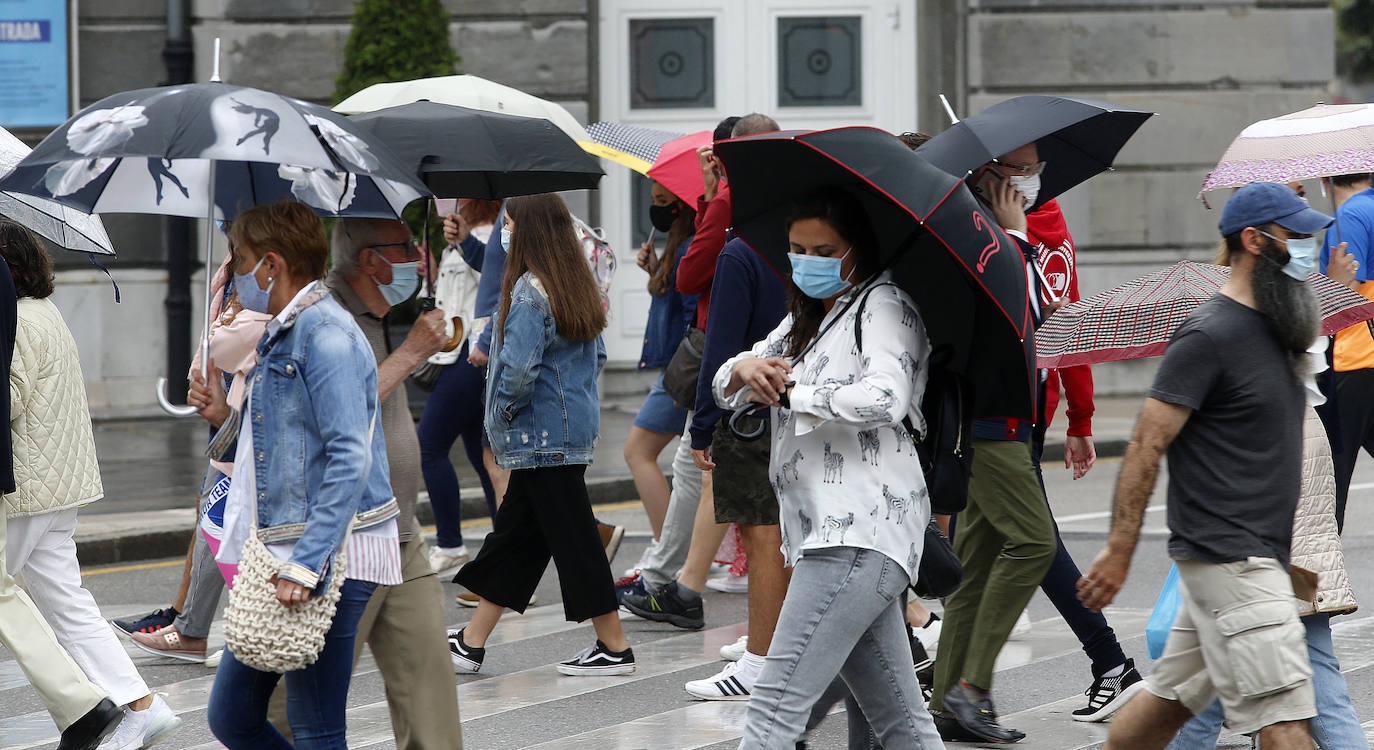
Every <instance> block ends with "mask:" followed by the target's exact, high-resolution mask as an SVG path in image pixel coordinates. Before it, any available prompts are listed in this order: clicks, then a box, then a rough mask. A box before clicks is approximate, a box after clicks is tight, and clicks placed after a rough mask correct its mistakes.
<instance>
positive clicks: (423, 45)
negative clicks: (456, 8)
mask: <svg viewBox="0 0 1374 750" xmlns="http://www.w3.org/2000/svg"><path fill="white" fill-rule="evenodd" d="M448 18H449V16H448V11H446V10H445V9H444V5H443V3H442V2H440V0H360V2H358V3H356V4H355V5H354V6H353V30H352V31H351V32H349V34H348V42H347V44H345V45H344V64H343V71H342V72H341V73H339V77H338V78H337V79H335V89H334V97H335V98H334V101H335V103H338V102H341V101H343V100H344V99H346V98H348V97H349V96H352V95H353V94H356V93H357V92H359V91H361V90H363V89H365V88H367V87H368V86H371V85H372V84H374V83H387V82H391V81H408V80H411V79H413V78H428V77H430V76H445V75H452V74H454V73H456V72H458V69H457V68H458V63H459V62H461V60H462V58H460V57H459V56H458V54H457V53H456V52H454V51H453V48H452V47H450V46H449V43H448Z"/></svg>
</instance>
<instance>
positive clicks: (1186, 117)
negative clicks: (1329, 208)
mask: <svg viewBox="0 0 1374 750" xmlns="http://www.w3.org/2000/svg"><path fill="white" fill-rule="evenodd" d="M967 3H968V16H967V35H968V36H967V41H968V46H967V49H968V58H967V81H968V96H967V100H966V107H967V111H968V112H970V113H976V112H979V111H981V110H983V109H985V108H986V107H988V106H990V105H991V104H993V103H995V102H997V101H1000V100H1002V99H1005V98H1007V97H1010V96H1015V95H1019V94H1067V95H1073V96H1084V97H1091V98H1098V99H1106V100H1108V101H1111V102H1115V103H1117V104H1120V105H1122V106H1125V107H1132V108H1137V109H1146V110H1151V111H1154V112H1158V113H1159V114H1158V115H1157V116H1155V117H1154V118H1151V120H1150V121H1149V122H1147V123H1146V124H1145V125H1144V126H1143V127H1142V128H1141V129H1140V131H1139V132H1138V133H1137V135H1136V136H1135V138H1134V139H1133V140H1132V141H1131V142H1130V143H1129V144H1128V145H1127V146H1126V148H1125V149H1124V150H1123V151H1122V152H1121V155H1120V157H1119V158H1118V160H1117V164H1116V169H1115V171H1113V172H1109V173H1107V174H1103V175H1100V176H1098V177H1096V178H1094V179H1093V180H1092V181H1090V182H1089V183H1087V184H1086V185H1084V186H1082V187H1079V188H1077V189H1075V190H1073V191H1070V193H1068V194H1066V195H1065V196H1064V197H1063V198H1062V199H1061V203H1062V204H1063V207H1064V214H1065V216H1066V217H1067V219H1068V222H1069V228H1070V230H1071V231H1072V232H1073V234H1074V238H1075V239H1076V240H1077V244H1078V251H1079V271H1080V276H1079V278H1080V282H1079V287H1080V291H1081V292H1082V293H1083V294H1084V295H1085V296H1086V295H1089V294H1093V293H1096V292H1099V291H1102V290H1103V289H1106V288H1109V287H1111V286H1113V285H1115V284H1119V283H1121V282H1123V281H1126V280H1129V279H1131V278H1133V277H1135V276H1138V275H1140V274H1142V273H1144V272H1146V271H1148V270H1152V269H1154V268H1158V267H1160V266H1163V265H1167V264H1169V263H1172V262H1174V261H1176V260H1179V259H1182V258H1189V259H1194V260H1206V259H1208V258H1210V257H1211V255H1212V251H1213V249H1214V248H1215V247H1216V243H1217V240H1218V236H1217V228H1216V224H1217V221H1218V218H1219V210H1218V209H1219V208H1220V206H1221V205H1222V204H1223V203H1224V202H1225V199H1226V193H1224V192H1222V193H1216V194H1214V195H1213V196H1212V199H1211V204H1212V206H1213V209H1212V210H1208V209H1207V208H1205V207H1204V206H1203V205H1202V203H1201V202H1199V201H1198V200H1197V199H1196V197H1195V196H1196V195H1197V191H1198V188H1199V186H1201V184H1202V180H1203V178H1204V177H1205V175H1206V174H1207V172H1208V171H1209V170H1210V168H1211V167H1212V166H1214V165H1215V164H1216V161H1217V160H1218V159H1219V158H1220V157H1221V154H1222V152H1223V151H1224V150H1225V149H1226V146H1227V145H1228V144H1229V143H1230V142H1231V140H1232V139H1233V138H1234V137H1235V136H1236V135H1237V134H1238V133H1239V132H1240V130H1241V128H1243V127H1244V126H1246V125H1248V124H1249V123H1251V122H1254V121H1255V120H1258V119H1263V118H1267V117H1274V116H1276V115H1280V114H1284V113H1285V112H1292V111H1295V110H1299V109H1303V108H1306V107H1310V106H1312V105H1314V104H1316V103H1317V102H1319V101H1323V100H1326V99H1328V98H1329V96H1328V93H1327V91H1328V87H1329V85H1330V82H1331V79H1332V77H1333V75H1334V70H1333V51H1332V46H1333V37H1334V19H1333V15H1332V12H1331V9H1330V3H1329V2H1326V0H1283V1H1282V2H1277V1H1275V0H1258V1H1257V0H1190V1H1189V2H1188V3H1186V4H1184V3H1176V2H1169V3H1164V2H1152V1H1151V0H967ZM1309 195H1310V196H1312V197H1313V198H1314V202H1315V201H1316V200H1317V195H1318V193H1317V191H1316V190H1315V186H1313V187H1310V188H1309ZM1095 371H1096V372H1097V373H1098V381H1099V391H1100V392H1112V391H1127V392H1139V391H1142V390H1143V389H1144V387H1145V386H1146V384H1147V382H1148V381H1147V378H1148V377H1149V375H1150V373H1151V372H1152V371H1153V368H1152V366H1151V365H1150V364H1149V363H1148V362H1138V363H1135V364H1123V365H1113V366H1103V367H1099V368H1095Z"/></svg>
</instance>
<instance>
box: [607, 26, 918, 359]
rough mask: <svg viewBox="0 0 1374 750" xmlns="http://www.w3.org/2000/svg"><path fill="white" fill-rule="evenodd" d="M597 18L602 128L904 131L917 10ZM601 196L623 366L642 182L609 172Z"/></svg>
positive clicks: (637, 295)
mask: <svg viewBox="0 0 1374 750" xmlns="http://www.w3.org/2000/svg"><path fill="white" fill-rule="evenodd" d="M600 11H601V18H600V24H601V28H600V39H601V60H600V71H599V77H600V88H601V101H600V110H601V112H600V119H602V120H610V121H615V122H622V123H626V124H633V125H642V126H645V127H652V128H659V129H663V130H671V131H676V132H681V133H691V132H697V131H701V130H711V129H713V128H714V127H715V125H716V123H718V122H719V121H720V120H722V119H724V118H725V117H727V116H730V115H744V114H748V113H750V112H762V113H764V114H767V115H770V116H772V117H773V118H774V119H776V120H777V121H778V123H779V124H780V125H781V126H782V127H784V128H787V129H794V128H805V129H824V128H833V127H843V126H845V125H872V126H876V127H880V128H885V129H887V130H891V131H893V132H901V131H904V130H914V129H915V126H916V101H917V96H916V27H915V17H916V13H915V11H916V0H884V1H882V2H879V1H877V0H854V1H852V2H845V3H837V2H834V0H829V1H827V0H747V1H746V0H688V1H686V2H678V3H674V4H672V5H669V4H667V3H664V2H661V1H655V0H602V2H601V3H600ZM601 197H602V204H601V205H602V217H601V218H602V224H603V226H604V227H605V228H606V230H607V231H608V232H609V234H610V237H609V238H610V240H611V242H612V245H613V246H614V247H615V249H616V251H617V253H618V255H619V256H620V257H619V260H620V270H619V272H618V273H617V274H616V280H615V286H614V288H613V289H612V290H611V305H612V307H611V323H610V328H609V329H608V330H607V332H606V347H607V351H608V354H609V356H610V359H611V362H612V364H618V365H632V364H633V363H636V362H638V360H639V353H640V347H641V345H642V343H643V337H644V321H645V318H646V316H647V314H648V310H649V292H648V290H647V288H646V286H645V285H646V282H647V281H648V277H647V275H646V274H645V273H644V272H643V271H640V270H639V268H637V267H636V266H635V254H636V252H637V250H638V248H639V245H640V243H642V242H643V241H644V239H645V238H646V237H647V236H648V233H649V221H648V218H649V217H648V203H649V200H648V181H647V180H646V179H644V178H642V177H639V176H638V175H634V174H632V173H631V172H630V170H628V169H626V168H624V167H621V166H619V165H615V164H609V163H608V164H607V165H606V177H605V178H604V179H603V180H602V181H601Z"/></svg>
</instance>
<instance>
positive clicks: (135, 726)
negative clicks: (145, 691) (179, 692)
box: [100, 693, 181, 750]
mask: <svg viewBox="0 0 1374 750" xmlns="http://www.w3.org/2000/svg"><path fill="white" fill-rule="evenodd" d="M179 726H181V717H180V716H177V715H176V714H175V713H172V708H171V706H168V705H167V701H165V700H163V699H162V695H161V694H160V693H159V694H154V695H153V705H151V706H149V707H148V708H147V709H145V710H143V711H131V710H129V709H127V708H126V709H124V719H123V720H122V721H120V722H119V727H118V728H117V729H115V731H114V734H111V735H110V736H109V737H107V738H105V741H104V742H102V743H100V750H143V748H146V747H152V746H153V745H156V744H157V743H159V742H161V741H162V740H164V739H166V738H167V736H168V735H170V734H171V733H172V732H174V731H176V729H177V727H179Z"/></svg>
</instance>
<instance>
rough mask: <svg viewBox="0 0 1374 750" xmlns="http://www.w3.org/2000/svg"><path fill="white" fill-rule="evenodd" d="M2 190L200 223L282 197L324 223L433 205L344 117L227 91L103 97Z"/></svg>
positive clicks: (214, 87) (250, 92)
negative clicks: (418, 203) (422, 201)
mask: <svg viewBox="0 0 1374 750" xmlns="http://www.w3.org/2000/svg"><path fill="white" fill-rule="evenodd" d="M212 181H213V185H212V184H211V182H212ZM0 190H5V191H10V192H16V193H26V194H29V195H34V196H37V197H40V198H49V199H52V200H55V201H58V202H60V203H63V204H66V205H68V206H71V207H73V208H77V209H79V210H81V211H86V212H90V213H152V214H162V215H170V216H188V217H207V216H210V215H211V212H210V208H211V207H210V202H211V200H213V203H214V214H213V215H214V217H215V218H216V219H232V218H234V217H235V216H237V215H238V214H239V212H241V211H243V210H244V209H247V208H251V207H253V206H257V205H263V204H266V203H272V202H274V201H276V200H278V199H280V198H283V197H289V198H294V199H295V200H298V201H300V202H302V203H305V204H306V205H308V206H310V207H311V208H313V209H314V210H315V211H316V212H318V213H320V214H322V215H325V216H374V217H386V218H395V217H398V216H399V215H400V212H401V209H403V208H404V207H405V205H406V204H407V203H409V202H410V201H412V200H415V199H416V198H420V197H422V196H424V195H428V194H429V191H428V190H426V189H425V187H424V186H423V185H422V184H421V183H419V181H418V180H417V179H416V178H415V177H414V176H413V174H411V173H409V172H408V171H407V170H406V169H405V168H404V167H402V166H400V164H399V162H398V161H397V160H396V158H395V156H394V155H392V153H391V152H390V151H389V150H387V148H386V147H385V146H384V145H382V144H381V143H380V142H379V141H378V140H377V138H376V137H375V136H373V135H371V134H370V133H368V132H366V131H365V130H363V129H362V128H359V127H358V126H357V125H355V124H353V123H350V122H348V121H347V119H346V118H344V117H342V116H341V115H338V114H335V113H334V112H331V111H330V110H328V109H325V108H324V107H319V106H316V105H313V104H309V103H306V102H302V101H299V100H296V99H291V98H288V97H284V96H279V95H277V94H272V93H269V92H266V91H260V90H258V89H253V88H247V87H243V86H231V85H228V84H223V83H204V84H193V85H186V86H172V87H164V88H152V89H140V90H137V91H126V92H124V93H121V94H115V95H113V96H109V97H106V98H104V99H102V100H100V101H99V102H96V103H95V104H93V105H91V106H90V107H87V108H86V109H84V110H82V111H81V112H80V113H78V114H77V115H76V116H75V117H73V118H72V119H70V120H68V121H67V122H66V123H65V124H63V125H62V126H61V127H59V128H58V129H57V130H55V131H53V132H52V133H51V134H50V135H49V136H48V137H47V138H45V139H43V142H42V143H39V144H38V146H37V147H36V148H35V149H34V150H33V152H32V153H31V154H29V155H28V156H27V157H25V158H24V159H23V160H22V161H20V162H19V164H18V165H17V166H16V167H15V168H14V170H13V171H12V172H10V173H9V174H8V175H6V176H5V177H4V178H3V179H0ZM212 196H213V198H212Z"/></svg>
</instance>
